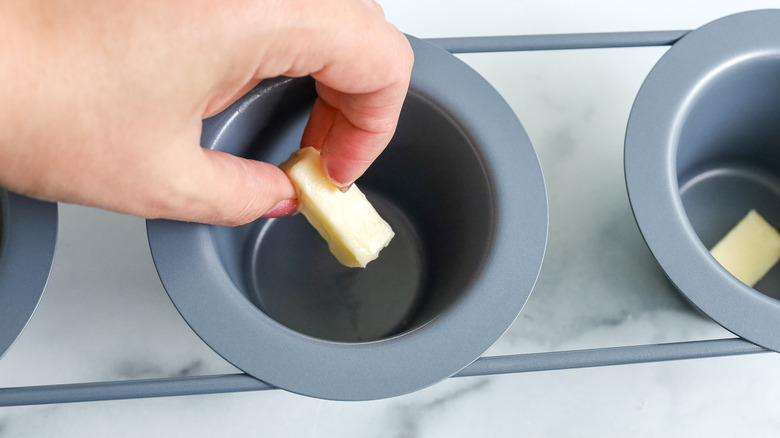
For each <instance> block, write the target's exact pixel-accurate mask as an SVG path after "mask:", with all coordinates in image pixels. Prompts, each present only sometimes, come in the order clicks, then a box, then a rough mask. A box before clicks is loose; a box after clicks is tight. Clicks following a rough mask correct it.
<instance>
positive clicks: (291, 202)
mask: <svg viewBox="0 0 780 438" xmlns="http://www.w3.org/2000/svg"><path fill="white" fill-rule="evenodd" d="M200 151H201V153H200V154H198V156H197V158H195V159H194V160H193V162H192V163H191V164H192V165H191V166H185V167H180V168H179V171H180V172H184V173H185V176H184V177H182V178H180V180H181V181H186V184H185V185H186V187H183V188H182V190H180V191H183V192H184V193H185V195H184V196H181V197H179V198H178V199H177V200H175V201H174V202H173V203H172V204H171V206H170V208H169V211H167V212H166V213H165V214H164V217H166V218H168V219H176V220H185V221H191V222H202V223H208V224H214V225H229V226H236V225H243V224H246V223H248V222H251V221H253V220H255V219H257V218H259V217H260V216H263V215H267V216H283V215H286V214H292V213H294V212H295V211H296V208H297V202H296V200H295V197H296V195H295V188H294V187H293V185H292V183H291V182H290V180H289V178H287V175H285V173H284V172H283V171H282V170H281V169H279V168H278V167H276V166H274V165H272V164H268V163H264V162H261V161H256V160H249V159H245V158H239V157H236V156H234V155H230V154H228V153H225V152H220V151H214V150H210V149H204V148H200Z"/></svg>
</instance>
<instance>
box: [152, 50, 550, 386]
mask: <svg viewBox="0 0 780 438" xmlns="http://www.w3.org/2000/svg"><path fill="white" fill-rule="evenodd" d="M410 40H411V43H412V46H413V48H414V51H415V67H414V71H413V77H412V81H411V87H410V92H409V95H408V98H407V101H406V103H405V106H404V109H403V113H402V116H401V120H400V123H399V128H398V131H397V133H396V135H395V137H394V138H393V140H392V142H391V144H390V146H389V147H388V148H387V150H386V151H385V152H384V153H383V154H382V156H381V157H380V158H379V159H378V160H377V161H376V162H375V163H374V165H373V166H372V167H371V168H370V169H369V171H368V172H367V173H366V174H365V175H364V176H363V177H362V178H361V179H360V180H359V181H358V185H359V186H360V187H361V189H362V190H363V191H365V192H366V193H367V195H368V197H369V199H370V200H371V201H372V202H373V203H374V205H375V206H376V207H377V209H378V210H379V212H380V213H381V214H382V215H383V216H384V217H385V218H386V219H387V220H388V222H389V223H390V224H391V226H392V227H393V228H394V229H395V232H396V237H395V239H394V240H393V242H392V243H391V244H390V246H389V247H388V248H386V249H385V250H384V251H383V252H382V253H381V254H380V257H379V259H377V260H376V261H374V262H372V263H371V264H369V266H368V267H367V268H366V269H355V268H345V267H343V266H341V265H339V264H338V262H336V260H335V259H334V258H333V256H331V255H330V254H329V253H328V250H327V247H326V245H325V243H324V241H323V240H322V239H321V238H320V237H319V236H318V235H317V234H316V232H315V231H314V230H313V228H312V227H311V226H309V225H308V223H307V222H306V220H305V219H304V218H303V216H302V215H296V216H293V217H289V218H280V219H271V220H265V219H261V220H258V221H256V222H255V223H252V224H249V225H246V226H242V227H237V228H226V227H214V226H206V225H199V224H193V223H180V222H172V221H163V220H155V221H149V222H148V234H149V242H150V245H151V249H152V254H153V256H154V261H155V264H156V266H157V270H158V273H159V275H160V278H161V279H162V282H163V284H164V286H165V288H166V290H167V292H168V294H169V295H170V297H171V299H172V301H173V303H174V304H175V306H176V307H177V309H178V310H179V312H180V313H181V315H182V316H183V317H184V319H185V320H186V321H187V322H188V323H189V324H190V326H191V327H192V329H193V330H194V331H195V332H196V333H197V334H198V335H199V336H200V337H201V338H202V339H203V340H204V341H205V342H206V343H207V344H208V345H209V346H210V347H211V348H213V349H214V350H215V351H216V352H217V353H219V354H220V355H222V356H223V357H224V358H225V359H226V360H228V361H229V362H231V363H232V364H234V365H235V366H236V367H238V368H239V369H241V370H243V371H244V372H246V373H247V374H249V375H252V376H254V377H256V378H258V379H260V380H263V381H265V382H267V383H269V384H271V385H275V386H277V387H280V388H283V389H286V390H289V391H293V392H296V393H300V394H305V395H309V396H315V397H320V398H327V399H340V400H366V399H377V398H384V397H391V396H396V395H400V394H404V393H408V392H411V391H415V390H418V389H421V388H424V387H426V386H429V385H431V384H433V383H435V382H437V381H440V380H442V379H444V378H446V377H448V376H451V375H452V374H454V373H456V372H457V371H459V370H461V369H462V368H464V367H465V366H467V365H468V364H469V363H471V362H472V361H474V360H475V359H476V358H478V357H479V356H480V355H481V354H482V353H484V352H485V351H486V350H487V349H488V348H489V347H490V346H491V345H492V344H493V343H494V342H495V341H496V340H497V339H498V338H499V337H500V336H501V335H502V334H503V333H504V331H505V330H506V329H507V328H508V327H509V326H510V325H511V324H512V322H513V321H514V319H515V318H516V317H517V315H518V314H519V312H520V310H521V309H522V307H523V305H524V304H525V302H526V300H527V299H528V297H529V295H530V293H531V290H532V288H533V286H534V283H535V281H536V278H537V275H538V273H539V269H540V267H541V263H542V258H543V255H544V250H545V245H546V239H547V198H546V193H545V186H544V181H543V178H542V172H541V169H540V166H539V162H538V160H537V157H536V154H535V152H534V149H533V147H532V146H531V143H530V141H529V139H528V137H527V135H526V133H525V131H524V130H523V127H522V126H521V124H520V122H519V121H518V120H517V118H516V116H515V115H514V113H513V112H512V110H511V109H510V107H509V106H508V105H507V103H506V102H505V101H504V100H503V98H502V97H501V96H500V95H499V94H498V93H497V92H496V91H495V90H494V89H493V88H492V87H491V86H490V85H489V84H488V83H487V82H486V81H485V80H484V79H483V78H482V77H480V76H479V75H478V74H477V73H476V72H474V71H473V70H472V69H471V68H469V67H468V66H466V64H464V63H463V62H461V61H460V60H458V59H457V58H455V57H454V56H452V55H451V54H449V53H448V52H445V51H444V50H442V49H440V48H438V47H436V46H433V45H431V44H429V43H426V42H423V41H420V40H417V39H413V38H411V39H410ZM314 98H315V93H314V86H313V82H312V81H311V80H310V79H306V78H301V79H289V78H277V79H273V80H267V81H264V82H263V83H261V84H260V85H259V86H258V87H256V88H255V89H254V90H253V91H251V92H250V93H249V94H248V95H246V96H245V97H243V98H242V99H241V100H240V101H238V102H236V103H235V104H234V105H233V106H231V107H230V108H228V109H227V110H226V111H224V112H223V113H221V114H219V115H217V116H215V117H213V118H212V119H210V120H207V121H206V122H205V124H204V132H203V138H202V144H203V145H204V147H208V148H213V149H218V150H222V151H226V152H229V153H232V154H235V155H239V156H244V157H249V158H254V159H259V160H264V161H268V162H272V163H275V164H278V163H280V162H281V161H283V160H285V159H286V158H287V157H288V156H289V155H290V154H291V153H292V152H293V151H295V150H296V149H297V148H298V147H299V142H300V138H301V133H302V130H303V127H304V125H305V122H306V120H307V117H308V114H309V111H310V108H311V105H312V103H313V101H314Z"/></svg>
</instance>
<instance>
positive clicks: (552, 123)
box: [0, 0, 780, 438]
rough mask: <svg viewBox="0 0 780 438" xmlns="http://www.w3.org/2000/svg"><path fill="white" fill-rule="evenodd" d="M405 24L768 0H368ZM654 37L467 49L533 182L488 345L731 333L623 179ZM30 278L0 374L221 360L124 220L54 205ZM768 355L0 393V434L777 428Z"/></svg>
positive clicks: (613, 24) (553, 25)
mask: <svg viewBox="0 0 780 438" xmlns="http://www.w3.org/2000/svg"><path fill="white" fill-rule="evenodd" d="M381 3H382V5H383V7H384V8H385V11H386V13H387V16H388V17H389V18H390V20H391V21H393V22H394V23H396V25H397V26H398V27H399V28H401V29H402V30H403V31H405V32H407V33H410V34H413V35H416V36H419V37H442V36H461V35H500V34H530V33H557V32H565V33H569V32H601V31H625V30H677V29H690V28H695V27H698V26H700V25H702V24H704V23H706V22H708V21H710V20H712V19H715V18H718V17H722V16H725V15H728V14H730V13H733V12H737V11H740V10H748V9H759V8H764V7H772V6H778V3H777V2H776V1H758V0H745V1H742V2H739V4H737V2H733V1H723V0H721V1H709V2H703V1H694V0H677V1H669V0H663V1H659V0H656V1H652V2H651V1H636V2H624V1H619V0H598V1H590V2H577V1H565V0H554V1H546V2H542V1H536V2H531V1H521V0H514V1H510V0H483V1H480V2H470V3H469V4H467V5H464V4H462V3H465V2H461V3H456V2H451V1H444V0H436V1H431V0H426V1H423V2H419V1H414V0H392V1H390V0H387V1H383V2H381ZM665 50H666V49H665V48H642V49H603V50H577V51H561V52H537V53H510V54H478V55H477V54H474V55H464V56H462V59H464V60H465V61H466V62H468V63H469V64H470V65H472V66H473V67H474V68H476V69H477V70H478V71H479V72H480V73H482V74H483V75H484V76H485V77H486V78H487V79H488V80H489V81H490V82H491V83H492V84H493V85H494V86H495V87H496V88H497V89H498V90H499V91H500V92H501V93H502V94H503V95H504V96H505V98H506V99H507V100H508V101H509V102H510V104H511V105H512V107H513V108H514V110H515V111H516V112H517V114H518V116H519V117H520V119H521V120H522V122H523V124H524V126H525V128H526V130H527V131H528V133H529V135H530V137H531V140H532V142H533V143H534V145H535V147H536V150H537V153H538V155H539V158H540V160H541V163H542V167H543V169H544V172H545V178H546V181H547V187H548V196H549V202H550V238H549V244H548V250H547V256H546V258H545V263H544V266H543V268H542V272H541V276H540V278H539V282H538V284H537V287H536V288H535V290H534V292H533V294H532V296H531V299H530V300H529V302H528V304H527V306H526V308H525V309H524V311H523V313H522V315H521V317H520V318H518V320H517V321H516V323H515V324H514V325H513V326H512V327H511V328H510V330H509V331H508V332H507V333H506V335H505V336H504V337H503V338H501V339H500V340H499V341H498V342H497V343H496V345H495V346H494V347H493V348H492V349H491V350H490V351H489V352H488V354H490V355H492V354H507V353H522V352H533V351H550V350H563V349H573V348H587V347H601V346H613V345H629V344H644V343H655V342H671V341H682V340H693V339H710V338H723V337H730V336H732V335H730V334H729V333H728V332H727V331H725V330H724V329H722V328H720V327H719V326H718V325H716V324H714V323H713V322H711V321H709V320H708V319H706V318H705V317H702V316H700V315H698V314H696V313H694V312H692V311H691V310H690V309H689V308H688V307H687V306H686V305H685V304H684V303H683V302H682V300H681V299H680V298H679V296H678V295H677V293H676V292H675V291H674V290H673V289H672V288H671V287H670V285H669V284H668V282H667V281H666V279H665V277H664V276H663V274H662V272H661V271H660V268H658V266H657V265H656V264H655V262H654V261H653V259H652V257H651V255H650V253H649V251H648V250H647V249H646V247H645V245H644V243H643V241H642V239H641V236H640V234H639V232H638V230H637V227H636V225H635V223H634V222H633V218H632V215H631V211H630V208H629V204H628V198H627V196H626V191H625V186H624V183H623V173H622V172H623V170H622V147H623V143H622V140H623V135H624V130H625V124H626V120H627V117H628V113H629V110H630V107H631V104H632V101H633V98H634V96H635V94H636V92H637V90H638V89H639V86H640V85H641V83H642V80H643V79H644V77H645V75H646V74H647V73H648V72H649V70H650V68H651V67H652V66H653V64H654V63H655V62H656V61H657V59H658V58H659V57H660V56H661V55H662V54H663V53H664V51H665ZM60 213H61V225H60V241H59V247H58V250H57V254H56V257H55V263H54V267H53V272H52V276H51V279H50V282H49V286H48V288H47V290H46V293H45V294H44V298H43V300H42V301H41V303H40V306H39V308H38V310H37V312H36V313H35V315H34V316H33V318H32V320H31V322H30V324H29V325H28V327H27V330H26V331H25V332H24V333H23V334H22V336H21V337H20V339H19V340H18V342H17V343H16V344H15V345H14V346H13V347H12V349H11V350H10V351H9V352H8V354H7V355H6V356H5V357H4V358H3V359H2V360H1V361H0V386H2V387H5V386H18V385H36V384H46V383H66V382H84V381H96V380H106V379H126V378H143V377H163V376H176V375H192V374H213V373H225V372H234V371H235V369H234V368H233V367H232V366H230V365H229V364H227V363H226V362H224V361H223V360H222V359H220V358H219V357H218V356H217V355H216V354H215V353H213V352H212V351H211V350H210V349H209V348H208V347H206V346H205V345H204V344H203V343H202V342H201V341H200V340H199V339H198V338H197V336H195V335H194V334H193V333H192V332H191V331H190V329H189V328H188V326H187V325H186V324H185V323H184V322H183V320H182V319H181V318H180V317H179V315H178V313H177V312H176V311H175V309H174V308H173V306H172V305H171V303H170V301H169V300H168V298H167V296H166V294H165V292H164V290H163V288H162V286H161V285H160V282H159V280H158V279H157V277H156V274H155V271H154V267H153V264H152V261H151V257H150V254H149V250H148V247H147V244H146V236H145V229H144V223H143V221H142V220H140V219H137V218H132V217H125V216H120V215H116V214H110V213H106V212H102V211H97V210H92V209H85V208H79V207H72V206H61V209H60ZM779 366H780V356H778V355H777V354H760V355H752V356H742V357H732V358H718V359H701V360H690V361H680V362H668V363H657V364H644V365H627V366H617V367H607V368H594V369H584V370H568V371H548V372H538V373H529V374H519V375H507V376H494V377H475V378H459V379H449V380H446V381H444V382H442V383H439V384H437V385H435V386H433V387H431V388H428V389H425V390H422V391H419V392H416V393H414V394H410V395H407V396H402V397H397V398H394V399H389V400H381V401H374V402H360V403H342V402H330V401H322V400H316V399H310V398H305V397H301V396H297V395H293V394H289V393H286V392H284V391H267V392H260V393H242V394H222V395H208V396H192V397H173V398H162V399H146V400H130V401H109V402H91V403H77V404H67V405H50V406H38V407H16V408H5V409H0V437H2V438H6V437H54V436H57V437H93V436H94V437H97V436H101V437H102V436H112V437H125V436H128V437H129V436H166V437H168V436H232V437H243V436H252V437H255V436H262V437H275V436H302V437H303V436H305V437H330V436H340V437H348V436H377V437H399V438H400V437H403V438H407V437H408V438H411V437H438V436H447V437H453V436H529V437H536V436H540V437H541V436H545V437H546V436H558V437H563V436H576V437H590V436H593V437H606V436H724V437H725V436H729V437H730V436H777V435H778V433H780V417H778V415H777V413H778V409H780V408H778V406H780V372H778V370H779V369H780V368H779Z"/></svg>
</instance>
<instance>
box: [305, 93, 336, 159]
mask: <svg viewBox="0 0 780 438" xmlns="http://www.w3.org/2000/svg"><path fill="white" fill-rule="evenodd" d="M338 114H339V112H338V109H336V108H335V107H333V106H332V105H330V104H328V103H327V102H326V101H325V100H324V99H322V98H317V100H316V101H314V106H313V107H312V109H311V115H310V116H309V121H308V122H307V123H306V128H304V130H303V136H302V137H301V147H307V146H312V147H314V148H315V149H318V150H322V143H323V142H324V141H325V137H326V136H327V135H328V131H330V128H331V126H333V122H334V121H335V120H336V116H338Z"/></svg>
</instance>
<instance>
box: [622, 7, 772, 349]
mask: <svg viewBox="0 0 780 438" xmlns="http://www.w3.org/2000/svg"><path fill="white" fill-rule="evenodd" d="M778 26H780V11H777V10H767V11H753V12H747V13H741V14H737V15H732V16H729V17H726V18H723V19H720V20H718V21H715V22H712V23H710V24H708V25H706V26H704V27H702V28H700V29H697V30H695V31H693V32H691V33H689V34H688V35H686V36H685V37H684V38H683V39H681V40H680V41H679V42H678V43H676V44H675V45H674V46H673V47H672V48H671V49H670V50H669V51H668V52H667V53H666V54H665V55H664V56H663V57H662V58H661V60H660V61H659V62H658V64H657V65H656V66H655V67H654V68H653V70H652V71H651V73H650V74H649V75H648V77H647V79H646V81H645V83H644V84H643V86H642V88H641V89H640V91H639V94H638V95H637V98H636V101H635V103H634V107H633V109H632V112H631V116H630V119H629V123H628V129H627V134H626V145H625V165H626V169H625V171H626V182H627V186H628V191H629V196H630V199H631V205H632V208H633V209H634V214H635V216H636V219H637V223H638V224H639V228H640V229H641V231H642V234H643V235H644V238H645V240H646V241H647V243H648V246H649V247H650V249H651V250H652V252H653V254H654V255H655V257H656V259H657V260H658V261H659V263H660V264H661V265H662V267H663V269H664V271H665V272H666V274H667V275H668V276H669V278H670V279H671V281H672V282H673V283H674V284H675V285H676V286H677V288H678V289H679V290H680V291H681V292H682V293H683V294H684V295H685V296H686V297H687V298H688V299H689V300H690V301H691V302H692V303H693V304H694V305H695V306H697V307H698V308H700V309H701V310H702V311H703V312H704V313H706V314H707V315H709V316H710V317H712V318H713V319H714V320H715V321H717V322H718V323H720V324H721V325H723V326H724V327H725V328H727V329H729V330H731V331H732V332H734V333H735V334H737V335H739V336H742V337H744V338H746V339H748V340H750V341H752V342H755V343H757V344H760V345H762V346H765V347H768V348H772V349H774V350H776V351H777V350H780V331H777V330H776V326H777V324H778V323H780V301H778V298H780V267H778V266H776V267H775V268H774V269H772V270H771V271H770V272H769V273H768V274H767V275H766V276H765V277H764V278H763V279H762V280H761V281H760V282H759V283H757V284H756V285H755V288H751V287H749V286H747V285H745V284H743V283H741V282H740V281H739V280H737V279H736V278H735V277H733V276H732V275H731V274H729V273H728V272H727V271H726V270H725V269H724V268H723V267H722V266H720V264H719V263H718V262H717V261H716V260H715V259H714V258H713V257H712V256H711V255H710V254H709V248H711V247H712V246H714V245H715V244H716V243H717V242H718V241H719V240H720V239H721V238H723V237H724V236H725V235H726V233H727V232H728V231H729V230H731V228H733V227H734V226H735V225H736V224H737V222H739V220H740V219H742V218H743V217H744V216H745V215H746V214H747V213H748V211H750V210H751V209H755V210H756V211H757V212H758V213H759V214H761V215H762V216H763V217H764V218H765V219H766V220H767V221H768V222H769V223H770V224H772V225H773V226H774V227H775V228H778V229H780V34H778V32H777V28H778Z"/></svg>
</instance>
